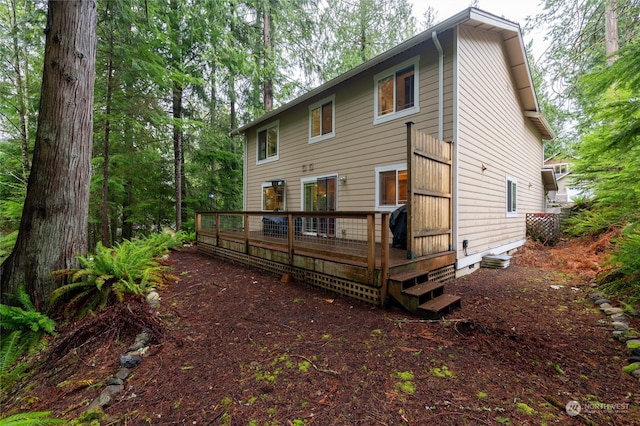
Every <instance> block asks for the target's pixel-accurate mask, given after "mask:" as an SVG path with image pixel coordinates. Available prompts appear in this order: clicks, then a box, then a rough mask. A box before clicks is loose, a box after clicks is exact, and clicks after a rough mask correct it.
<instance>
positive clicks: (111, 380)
mask: <svg viewBox="0 0 640 426" xmlns="http://www.w3.org/2000/svg"><path fill="white" fill-rule="evenodd" d="M123 383H124V382H123V381H122V379H121V378H119V377H109V378H108V379H107V386H111V385H121V384H123Z"/></svg>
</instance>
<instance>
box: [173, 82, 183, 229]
mask: <svg viewBox="0 0 640 426" xmlns="http://www.w3.org/2000/svg"><path fill="white" fill-rule="evenodd" d="M181 121H182V87H181V86H180V85H179V84H178V83H174V85H173V157H174V168H175V177H174V179H175V185H176V231H179V230H181V229H182V176H183V174H182V164H183V162H182V123H181Z"/></svg>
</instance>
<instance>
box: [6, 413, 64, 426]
mask: <svg viewBox="0 0 640 426" xmlns="http://www.w3.org/2000/svg"><path fill="white" fill-rule="evenodd" d="M49 414H50V412H49V411H37V412H33V413H18V414H14V415H12V416H9V417H5V418H2V419H0V426H46V425H57V424H62V423H64V420H61V419H54V418H51V417H47V416H48V415H49Z"/></svg>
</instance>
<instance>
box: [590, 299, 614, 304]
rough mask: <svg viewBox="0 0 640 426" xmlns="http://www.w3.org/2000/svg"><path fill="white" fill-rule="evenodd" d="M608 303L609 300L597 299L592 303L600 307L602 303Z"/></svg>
mask: <svg viewBox="0 0 640 426" xmlns="http://www.w3.org/2000/svg"><path fill="white" fill-rule="evenodd" d="M609 302H611V300H609V299H597V300H596V301H594V302H593V303H594V304H596V305H602V304H603V303H609Z"/></svg>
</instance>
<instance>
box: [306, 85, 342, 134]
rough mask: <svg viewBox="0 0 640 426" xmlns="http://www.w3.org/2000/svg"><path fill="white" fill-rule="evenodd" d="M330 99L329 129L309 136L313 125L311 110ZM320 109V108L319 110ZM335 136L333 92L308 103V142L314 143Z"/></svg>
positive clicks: (334, 98)
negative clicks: (319, 99)
mask: <svg viewBox="0 0 640 426" xmlns="http://www.w3.org/2000/svg"><path fill="white" fill-rule="evenodd" d="M329 101H331V131H330V132H329V133H327V134H324V135H323V134H320V135H319V136H311V129H312V127H313V123H312V120H313V117H312V116H311V112H312V111H313V110H314V109H316V108H318V107H321V106H322V105H324V104H326V103H327V102H329ZM321 111H322V110H321ZM320 128H321V129H322V117H320ZM335 137H336V95H335V94H333V95H331V96H327V97H326V98H324V99H322V100H321V101H318V102H315V103H313V104H311V105H309V143H316V142H320V141H323V140H326V139H331V138H335Z"/></svg>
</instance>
